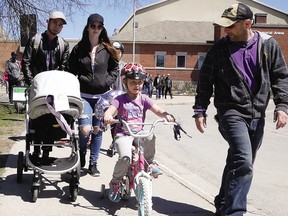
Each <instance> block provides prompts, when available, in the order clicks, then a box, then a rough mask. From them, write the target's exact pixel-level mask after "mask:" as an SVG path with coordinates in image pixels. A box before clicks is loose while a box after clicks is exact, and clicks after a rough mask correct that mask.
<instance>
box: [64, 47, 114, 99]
mask: <svg viewBox="0 0 288 216" xmlns="http://www.w3.org/2000/svg"><path fill="white" fill-rule="evenodd" d="M118 68H119V66H118V60H117V59H114V58H113V56H112V55H111V54H110V53H109V52H108V51H107V49H105V47H104V45H103V44H100V46H99V48H98V50H97V52H96V55H95V68H94V70H92V66H91V57H90V54H89V50H88V48H87V47H85V46H82V45H81V43H78V44H76V45H75V47H73V50H72V52H71V54H70V57H69V72H71V73H73V74H74V75H77V76H78V79H79V82H80V92H81V93H85V94H90V95H96V94H103V93H105V92H106V91H108V90H109V89H110V88H111V85H112V84H113V83H114V82H115V80H116V78H117V75H118Z"/></svg>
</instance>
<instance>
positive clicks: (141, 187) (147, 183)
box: [115, 119, 176, 215]
mask: <svg viewBox="0 0 288 216" xmlns="http://www.w3.org/2000/svg"><path fill="white" fill-rule="evenodd" d="M115 123H122V124H124V125H125V126H126V128H127V130H128V132H129V134H130V135H131V136H132V137H134V138H138V140H137V145H136V147H135V149H132V159H131V164H130V166H129V170H128V172H127V174H126V177H128V180H129V190H128V188H126V190H125V187H127V186H128V185H127V178H126V177H125V178H124V179H123V181H122V185H121V188H122V189H121V192H123V193H125V192H126V193H125V194H121V197H122V198H126V197H127V196H129V193H130V191H131V189H134V193H135V196H136V199H137V201H138V215H147V214H149V212H150V211H151V210H152V177H151V175H150V172H149V171H148V170H146V169H145V163H147V162H146V161H145V158H144V149H143V145H142V144H143V139H144V138H146V137H149V136H151V135H152V134H153V132H154V129H155V128H156V125H157V124H159V123H162V124H170V125H171V124H173V125H175V124H176V123H175V122H167V121H166V120H165V119H158V120H155V121H154V122H153V123H128V122H126V121H124V120H123V119H119V120H118V119H117V120H115ZM130 125H143V126H145V125H150V130H149V131H148V132H147V133H141V132H140V133H137V134H136V133H133V132H132V131H131V129H130ZM136 155H137V156H138V158H137V160H135V156H136ZM146 167H148V164H147V166H146ZM144 212H145V213H144Z"/></svg>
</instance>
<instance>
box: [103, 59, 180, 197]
mask: <svg viewBox="0 0 288 216" xmlns="http://www.w3.org/2000/svg"><path fill="white" fill-rule="evenodd" d="M146 75H147V74H146V71H145V69H144V67H143V66H142V65H141V64H139V63H128V64H126V65H125V66H124V67H123V68H122V70H121V76H122V77H123V83H124V85H125V87H126V89H127V92H126V93H125V94H122V95H119V96H117V97H116V98H115V99H114V100H113V101H112V102H111V105H110V107H109V108H108V109H107V111H106V112H105V114H104V122H105V123H106V124H113V123H114V118H113V116H114V115H116V114H117V118H121V119H124V120H125V121H127V122H128V123H144V121H145V117H146V111H147V110H151V111H152V112H153V113H155V114H156V115H157V116H159V117H161V118H166V120H167V121H168V122H172V121H175V119H174V117H173V116H172V115H171V114H169V113H167V112H166V111H165V110H164V109H163V108H161V107H159V106H158V105H156V104H154V102H153V101H152V99H150V98H149V97H148V96H147V95H145V94H142V93H141V90H142V87H143V83H144V79H145V78H146ZM130 129H131V130H132V131H133V132H134V133H141V131H142V129H143V125H137V124H135V125H133V126H131V127H130ZM133 140H134V138H133V137H132V136H130V135H129V133H128V131H127V129H125V128H123V126H122V125H121V124H117V125H116V126H115V140H114V145H115V148H116V150H117V152H118V154H119V159H118V161H117V162H116V164H115V167H114V171H113V177H112V180H111V182H110V190H109V199H110V200H111V201H113V202H119V200H120V193H119V183H120V181H121V179H122V178H123V176H124V175H125V174H126V173H127V171H128V167H129V164H130V163H131V157H132V155H131V149H132V144H133ZM143 145H144V146H143V147H144V157H145V159H146V161H147V162H148V164H149V166H150V168H151V171H152V174H153V176H157V175H159V174H162V173H161V170H160V169H159V168H158V166H157V164H156V163H155V161H154V155H155V136H154V135H153V134H152V135H151V136H150V137H147V138H145V139H144V143H143Z"/></svg>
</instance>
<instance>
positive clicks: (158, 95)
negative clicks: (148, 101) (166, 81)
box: [156, 88, 161, 99]
mask: <svg viewBox="0 0 288 216" xmlns="http://www.w3.org/2000/svg"><path fill="white" fill-rule="evenodd" d="M160 98H161V88H156V99H160Z"/></svg>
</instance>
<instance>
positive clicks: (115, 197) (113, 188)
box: [108, 181, 120, 202]
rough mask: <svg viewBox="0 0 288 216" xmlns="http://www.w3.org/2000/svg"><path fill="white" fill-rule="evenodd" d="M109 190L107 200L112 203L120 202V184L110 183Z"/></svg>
mask: <svg viewBox="0 0 288 216" xmlns="http://www.w3.org/2000/svg"><path fill="white" fill-rule="evenodd" d="M109 185H110V189H109V195H108V196H109V199H110V200H111V201H112V202H119V201H120V190H119V189H120V184H119V182H113V181H111V182H110V184H109Z"/></svg>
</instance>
